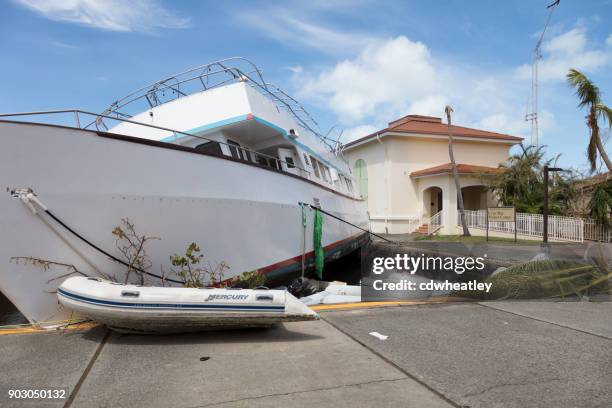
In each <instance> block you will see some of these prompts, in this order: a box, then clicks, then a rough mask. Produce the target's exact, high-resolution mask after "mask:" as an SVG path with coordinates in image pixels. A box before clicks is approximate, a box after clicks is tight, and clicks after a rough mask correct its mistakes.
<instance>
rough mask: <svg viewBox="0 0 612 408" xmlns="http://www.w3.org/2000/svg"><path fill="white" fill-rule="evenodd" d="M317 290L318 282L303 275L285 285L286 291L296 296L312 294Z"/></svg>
mask: <svg viewBox="0 0 612 408" xmlns="http://www.w3.org/2000/svg"><path fill="white" fill-rule="evenodd" d="M318 290H319V282H318V281H315V280H311V279H308V278H304V277H299V278H296V279H294V280H292V281H291V283H290V284H289V286H287V291H288V292H289V293H291V294H292V295H293V296H295V297H296V298H302V297H306V296H310V295H314V294H315V293H317V292H318Z"/></svg>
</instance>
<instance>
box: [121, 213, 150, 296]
mask: <svg viewBox="0 0 612 408" xmlns="http://www.w3.org/2000/svg"><path fill="white" fill-rule="evenodd" d="M112 233H113V235H114V236H115V237H117V239H116V240H115V246H116V247H117V249H118V250H119V252H121V254H122V255H123V257H124V258H125V260H126V262H127V264H128V267H127V268H128V270H127V273H126V274H125V281H124V283H128V281H129V279H130V274H131V273H132V271H133V272H135V273H136V275H137V276H138V277H139V278H140V284H141V285H144V284H145V280H146V275H145V274H144V273H142V272H141V271H146V270H147V269H149V268H150V267H151V260H150V258H149V256H148V255H147V251H146V249H145V245H146V243H147V242H148V241H150V240H153V239H160V238H159V237H149V236H146V235H139V234H138V233H137V232H136V228H135V227H134V224H133V223H131V222H130V220H129V219H128V218H122V219H121V224H120V225H118V226H116V227H115V228H114V229H113V232H112Z"/></svg>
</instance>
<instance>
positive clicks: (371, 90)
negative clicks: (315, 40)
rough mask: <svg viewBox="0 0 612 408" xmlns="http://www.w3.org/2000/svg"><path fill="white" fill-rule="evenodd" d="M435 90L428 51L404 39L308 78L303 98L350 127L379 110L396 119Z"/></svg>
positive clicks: (376, 46)
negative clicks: (317, 103)
mask: <svg viewBox="0 0 612 408" xmlns="http://www.w3.org/2000/svg"><path fill="white" fill-rule="evenodd" d="M301 79H302V80H303V79H304V78H301ZM436 88H437V81H436V78H435V69H434V67H433V65H432V63H431V61H430V56H429V51H428V50H427V47H426V46H425V45H424V44H422V43H420V42H414V41H411V40H409V39H408V38H406V37H403V36H401V37H397V38H392V39H389V40H386V41H381V42H377V43H376V44H373V45H369V46H367V47H365V49H364V50H363V51H362V52H361V53H360V54H359V56H357V57H356V58H355V59H353V60H349V59H347V60H344V61H341V62H339V63H338V64H336V66H334V67H332V68H328V69H325V70H323V71H322V72H320V73H319V74H318V75H316V76H315V77H313V78H305V81H304V82H303V85H302V88H301V90H300V92H299V93H300V95H301V96H304V97H306V98H307V99H315V100H319V101H321V102H325V103H327V104H328V105H329V106H330V107H331V108H332V109H333V110H334V111H335V112H336V113H337V114H338V116H339V117H340V120H341V121H342V122H343V123H351V122H355V121H357V120H362V119H363V118H364V117H367V116H371V115H374V114H375V113H377V112H378V111H380V110H381V109H382V110H387V111H388V113H389V114H394V113H396V112H397V111H398V110H403V109H405V108H407V107H408V105H409V104H410V103H411V102H410V101H411V99H412V98H414V97H426V96H428V95H429V93H430V92H432V91H434V90H435V89H436Z"/></svg>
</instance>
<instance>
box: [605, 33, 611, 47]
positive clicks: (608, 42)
mask: <svg viewBox="0 0 612 408" xmlns="http://www.w3.org/2000/svg"><path fill="white" fill-rule="evenodd" d="M606 44H608V45H609V46H611V47H612V34H610V35H609V36H608V38H607V39H606Z"/></svg>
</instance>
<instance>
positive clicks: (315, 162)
mask: <svg viewBox="0 0 612 408" xmlns="http://www.w3.org/2000/svg"><path fill="white" fill-rule="evenodd" d="M310 162H311V163H312V169H313V170H314V174H315V177H316V178H321V173H319V166H317V159H315V158H314V157H312V156H310Z"/></svg>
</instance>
